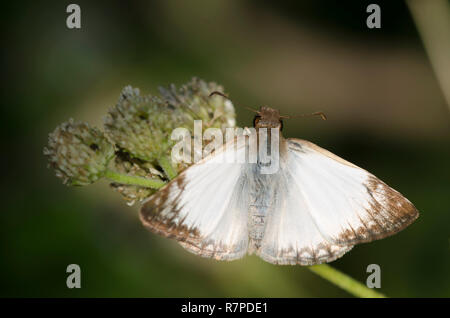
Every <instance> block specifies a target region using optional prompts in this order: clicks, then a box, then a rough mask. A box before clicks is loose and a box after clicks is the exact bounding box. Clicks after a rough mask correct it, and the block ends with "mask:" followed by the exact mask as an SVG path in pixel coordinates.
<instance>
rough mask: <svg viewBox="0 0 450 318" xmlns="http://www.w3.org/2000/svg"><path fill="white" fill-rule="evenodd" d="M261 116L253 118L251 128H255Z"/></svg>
mask: <svg viewBox="0 0 450 318" xmlns="http://www.w3.org/2000/svg"><path fill="white" fill-rule="evenodd" d="M260 119H261V116H258V115H256V116H255V118H253V127H256V125H257V124H258V122H259V121H260Z"/></svg>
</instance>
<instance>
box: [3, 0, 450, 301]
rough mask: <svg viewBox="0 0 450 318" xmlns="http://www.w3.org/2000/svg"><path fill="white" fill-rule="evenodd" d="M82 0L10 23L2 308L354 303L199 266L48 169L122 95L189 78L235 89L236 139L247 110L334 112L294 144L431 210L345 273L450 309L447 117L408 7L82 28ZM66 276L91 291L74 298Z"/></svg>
mask: <svg viewBox="0 0 450 318" xmlns="http://www.w3.org/2000/svg"><path fill="white" fill-rule="evenodd" d="M69 3H71V2H66V1H58V2H56V1H55V2H45V1H44V2H37V1H21V2H14V1H10V2H8V3H5V4H3V6H2V10H1V16H2V19H1V20H2V21H1V23H2V29H3V30H4V31H6V35H5V36H4V39H3V52H4V54H3V65H2V69H3V72H2V73H3V74H4V79H3V83H2V86H3V87H2V88H3V94H2V95H3V97H2V108H1V109H2V114H1V120H2V122H1V130H2V137H3V138H2V140H3V142H2V144H3V146H2V149H3V150H2V156H1V159H2V163H3V164H2V166H3V173H2V174H3V176H2V178H1V180H2V181H1V182H2V201H3V204H4V207H3V208H2V211H1V213H0V222H1V223H0V224H1V229H0V238H1V240H0V244H1V245H0V295H1V296H3V297H6V296H19V297H25V296H27V297H39V296H41V297H49V296H60V297H81V296H87V297H94V296H95V297H102V296H114V297H116V296H123V297H135V296H136V297H154V296H159V297H169V296H174V297H187V296H190V297H240V296H242V297H334V296H341V297H347V296H349V295H348V294H347V293H345V292H343V291H341V290H339V289H338V288H337V287H335V286H334V285H331V284H330V283H328V282H327V281H324V280H322V279H321V278H319V277H317V276H315V275H314V274H312V273H311V272H310V271H308V270H307V269H306V268H304V267H301V266H274V265H271V264H268V263H265V262H263V261H262V260H260V259H258V258H257V257H254V256H250V257H245V258H244V259H242V260H239V261H234V262H230V263H228V262H227V263H221V262H217V261H214V260H209V259H202V258H200V257H197V256H195V255H193V254H190V253H188V252H186V251H185V250H184V249H183V248H181V247H180V246H178V245H177V244H176V242H174V241H171V240H168V239H164V238H160V237H158V236H156V235H153V234H151V233H149V232H148V231H147V230H146V229H145V228H144V227H143V226H141V223H140V221H139V219H138V215H137V211H138V206H135V207H131V208H130V207H128V206H127V205H126V204H125V203H124V201H123V200H122V199H121V198H120V195H119V194H117V193H114V192H113V191H112V190H110V189H109V188H108V184H107V182H99V183H98V184H94V185H92V186H88V187H84V188H69V187H66V186H63V185H62V184H61V182H60V180H59V179H57V178H56V177H55V176H54V172H53V171H51V170H50V169H47V167H46V165H47V162H46V158H45V157H44V156H43V154H42V149H43V147H44V146H45V145H46V142H47V135H48V133H49V132H51V131H52V130H53V129H54V128H55V127H56V125H58V124H59V123H61V122H62V121H65V120H67V119H68V118H69V117H74V118H75V119H77V120H83V121H88V122H89V123H91V124H96V125H100V124H101V122H102V116H103V115H104V114H105V113H106V110H107V109H108V107H110V106H112V105H114V104H115V102H116V100H117V98H118V96H119V94H120V91H121V89H122V87H124V86H125V85H128V84H131V85H133V86H135V87H139V88H140V89H141V91H142V92H143V93H156V92H157V86H158V85H167V84H169V83H175V84H177V85H180V84H182V83H185V82H187V81H188V80H189V79H190V78H191V77H192V76H199V77H201V78H203V79H205V80H208V81H216V82H218V83H220V84H222V85H224V86H225V89H226V92H228V93H229V95H230V97H231V98H232V99H233V100H234V101H235V106H236V111H237V119H238V124H239V125H240V126H244V125H251V120H252V117H253V114H252V113H251V112H249V111H248V110H246V109H245V108H244V107H243V106H249V107H253V108H257V107H259V106H261V105H268V106H271V107H274V108H278V109H280V112H281V113H282V114H286V115H296V114H303V113H310V112H313V111H318V110H322V111H324V112H325V113H326V114H327V116H328V118H329V120H328V121H326V122H324V121H320V120H318V119H317V118H308V119H306V118H300V119H291V120H286V121H285V130H284V134H285V136H287V137H299V138H303V139H308V140H310V141H312V142H314V143H317V144H319V145H321V146H322V147H324V148H327V149H328V150H330V151H332V152H334V153H336V154H337V155H339V156H341V157H343V158H345V159H348V160H350V161H352V162H354V163H355V164H357V165H359V166H361V167H363V168H366V169H367V170H369V171H371V172H372V173H374V174H375V175H377V176H378V177H380V178H381V179H382V180H384V181H385V182H386V183H388V184H389V185H391V186H393V187H394V188H396V189H398V190H399V191H400V192H402V193H403V194H404V195H405V196H406V197H408V198H409V199H410V200H411V201H412V202H413V203H414V204H415V205H416V207H417V208H418V209H419V211H420V212H421V216H420V218H419V219H418V220H417V221H416V222H415V223H414V224H412V225H411V226H410V227H408V228H407V229H406V230H404V231H402V232H400V233H399V234H397V235H395V236H393V237H390V238H387V239H384V240H381V241H376V242H372V243H369V244H363V245H359V246H356V247H355V248H354V249H353V250H352V251H351V252H350V253H348V254H347V255H346V256H344V257H343V258H341V259H339V260H337V261H335V262H333V263H332V266H334V267H336V268H338V269H340V270H342V271H343V272H345V273H347V274H349V275H351V276H352V277H354V278H356V279H358V280H360V281H362V282H365V280H366V277H367V275H368V274H367V273H366V267H367V265H369V264H372V263H376V264H379V265H380V266H381V270H382V276H381V277H382V289H381V291H382V292H384V293H386V294H387V295H388V296H398V297H419V296H420V297H432V296H435V297H449V296H450V227H449V225H450V182H449V181H450V168H449V162H450V147H449V141H450V121H449V109H448V105H447V104H446V101H445V99H444V97H443V96H444V95H443V94H442V90H441V88H440V87H439V85H438V81H437V79H436V76H435V74H434V73H433V70H432V68H431V66H430V62H429V60H428V57H427V55H426V53H425V51H424V48H423V46H422V42H421V40H420V37H419V35H418V32H417V31H416V27H415V25H414V23H413V20H412V18H411V15H410V13H409V11H408V9H407V7H406V5H405V3H404V2H403V1H389V2H387V1H375V3H378V4H379V5H380V6H381V9H382V28H381V29H378V30H370V29H368V28H367V27H366V26H365V20H366V17H367V15H368V14H367V13H366V12H365V10H366V7H367V5H368V4H369V3H370V2H367V1H345V2H344V1H324V0H320V1H297V2H276V3H275V2H271V3H269V2H265V1H229V0H221V1H206V0H205V1H182V0H178V1H174V0H169V1H133V2H131V1H130V2H125V1H95V3H94V2H93V1H76V2H75V3H77V4H79V5H80V6H81V17H82V22H81V23H82V28H81V30H75V29H74V30H70V29H68V28H67V27H66V25H65V21H66V17H67V13H66V6H67V5H68V4H69ZM449 72H450V70H449ZM449 89H450V88H449ZM71 263H75V264H79V265H80V266H81V275H82V288H81V289H67V287H66V284H65V281H66V276H67V274H66V272H65V271H66V266H67V265H68V264H71Z"/></svg>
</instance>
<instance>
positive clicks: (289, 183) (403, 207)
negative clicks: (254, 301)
mask: <svg viewBox="0 0 450 318" xmlns="http://www.w3.org/2000/svg"><path fill="white" fill-rule="evenodd" d="M254 127H255V129H256V131H259V130H261V129H264V128H270V129H275V130H276V131H280V134H279V145H278V147H279V168H278V170H277V171H276V172H275V173H272V174H265V173H262V169H263V168H264V165H263V164H262V163H261V162H260V161H257V162H256V163H248V162H243V163H241V162H233V163H224V162H226V160H224V158H225V157H227V156H229V155H230V153H231V152H234V153H235V154H241V153H243V152H245V151H248V143H243V142H238V139H239V138H238V137H236V138H235V139H233V140H231V141H229V142H228V143H227V144H225V145H224V146H223V147H222V148H219V149H218V150H217V151H214V152H212V153H211V154H210V155H208V156H207V157H205V158H204V159H203V160H201V161H199V162H197V163H195V164H193V165H192V166H190V167H188V168H187V169H186V170H184V171H183V172H182V173H181V174H180V175H179V176H178V177H176V178H175V179H173V180H171V181H170V182H169V183H168V184H167V185H165V186H164V187H163V188H162V189H160V190H159V191H158V192H156V193H155V194H154V195H152V196H151V197H149V198H148V199H146V200H145V201H144V202H143V205H142V206H141V209H140V219H141V221H142V223H143V224H144V225H145V226H146V227H148V228H149V229H150V230H151V231H153V232H155V233H157V234H160V235H163V236H165V237H169V238H174V239H175V240H177V241H178V242H179V243H180V244H181V245H182V246H183V247H184V248H185V249H187V250H188V251H190V252H192V253H195V254H197V255H200V256H203V257H209V258H214V259H216V260H227V261H230V260H235V259H239V258H242V257H243V256H244V255H246V254H247V253H248V254H256V255H258V256H259V257H261V258H262V259H263V260H265V261H267V262H270V263H273V264H291V265H295V264H299V265H314V264H320V263H326V262H331V261H334V260H336V259H337V258H339V257H341V256H343V255H344V254H345V253H347V252H348V251H350V250H351V249H352V248H353V246H354V245H355V244H359V243H365V242H370V241H373V240H378V239H382V238H385V237H387V236H390V235H393V234H395V233H397V232H399V231H401V230H403V229H404V228H405V227H407V226H408V225H409V224H411V223H412V222H413V221H414V220H415V219H416V218H417V217H418V215H419V213H418V211H417V209H416V208H415V207H414V205H413V204H412V203H411V202H410V201H409V200H408V199H406V198H405V197H404V196H403V195H402V194H400V193H399V192H397V191H396V190H394V189H392V188H391V187H389V186H388V185H387V184H385V183H384V182H383V181H381V180H380V179H378V178H377V177H375V176H374V175H373V174H371V173H369V172H368V171H366V170H364V169H362V168H359V167H357V166H356V165H354V164H352V163H350V162H348V161H346V160H344V159H342V158H340V157H338V156H336V155H334V154H333V153H331V152H329V151H327V150H325V149H323V148H320V147H319V146H317V145H315V144H313V143H311V142H309V141H306V140H301V139H296V138H288V139H286V138H284V137H283V136H282V135H281V129H282V117H281V116H280V114H279V111H278V110H275V109H272V108H269V107H261V108H260V110H259V111H257V114H256V116H255V118H254ZM246 138H248V136H247V137H246Z"/></svg>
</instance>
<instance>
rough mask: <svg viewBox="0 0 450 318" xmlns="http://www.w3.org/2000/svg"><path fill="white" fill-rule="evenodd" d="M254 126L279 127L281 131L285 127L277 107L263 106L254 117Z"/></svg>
mask: <svg viewBox="0 0 450 318" xmlns="http://www.w3.org/2000/svg"><path fill="white" fill-rule="evenodd" d="M253 126H254V127H255V128H256V129H259V128H268V129H269V128H279V129H280V131H281V129H282V128H283V121H282V120H281V116H280V112H279V111H278V110H276V109H273V108H270V107H266V106H262V107H261V108H260V109H259V111H257V112H256V115H255V118H254V119H253Z"/></svg>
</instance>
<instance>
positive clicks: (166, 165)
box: [158, 157, 177, 180]
mask: <svg viewBox="0 0 450 318" xmlns="http://www.w3.org/2000/svg"><path fill="white" fill-rule="evenodd" d="M158 163H159V165H160V166H161V168H162V169H163V170H164V173H165V174H166V176H167V177H168V178H169V180H172V179H173V178H175V177H176V176H177V171H176V170H175V169H174V168H173V166H172V162H171V160H169V159H168V158H167V157H161V158H159V159H158Z"/></svg>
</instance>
